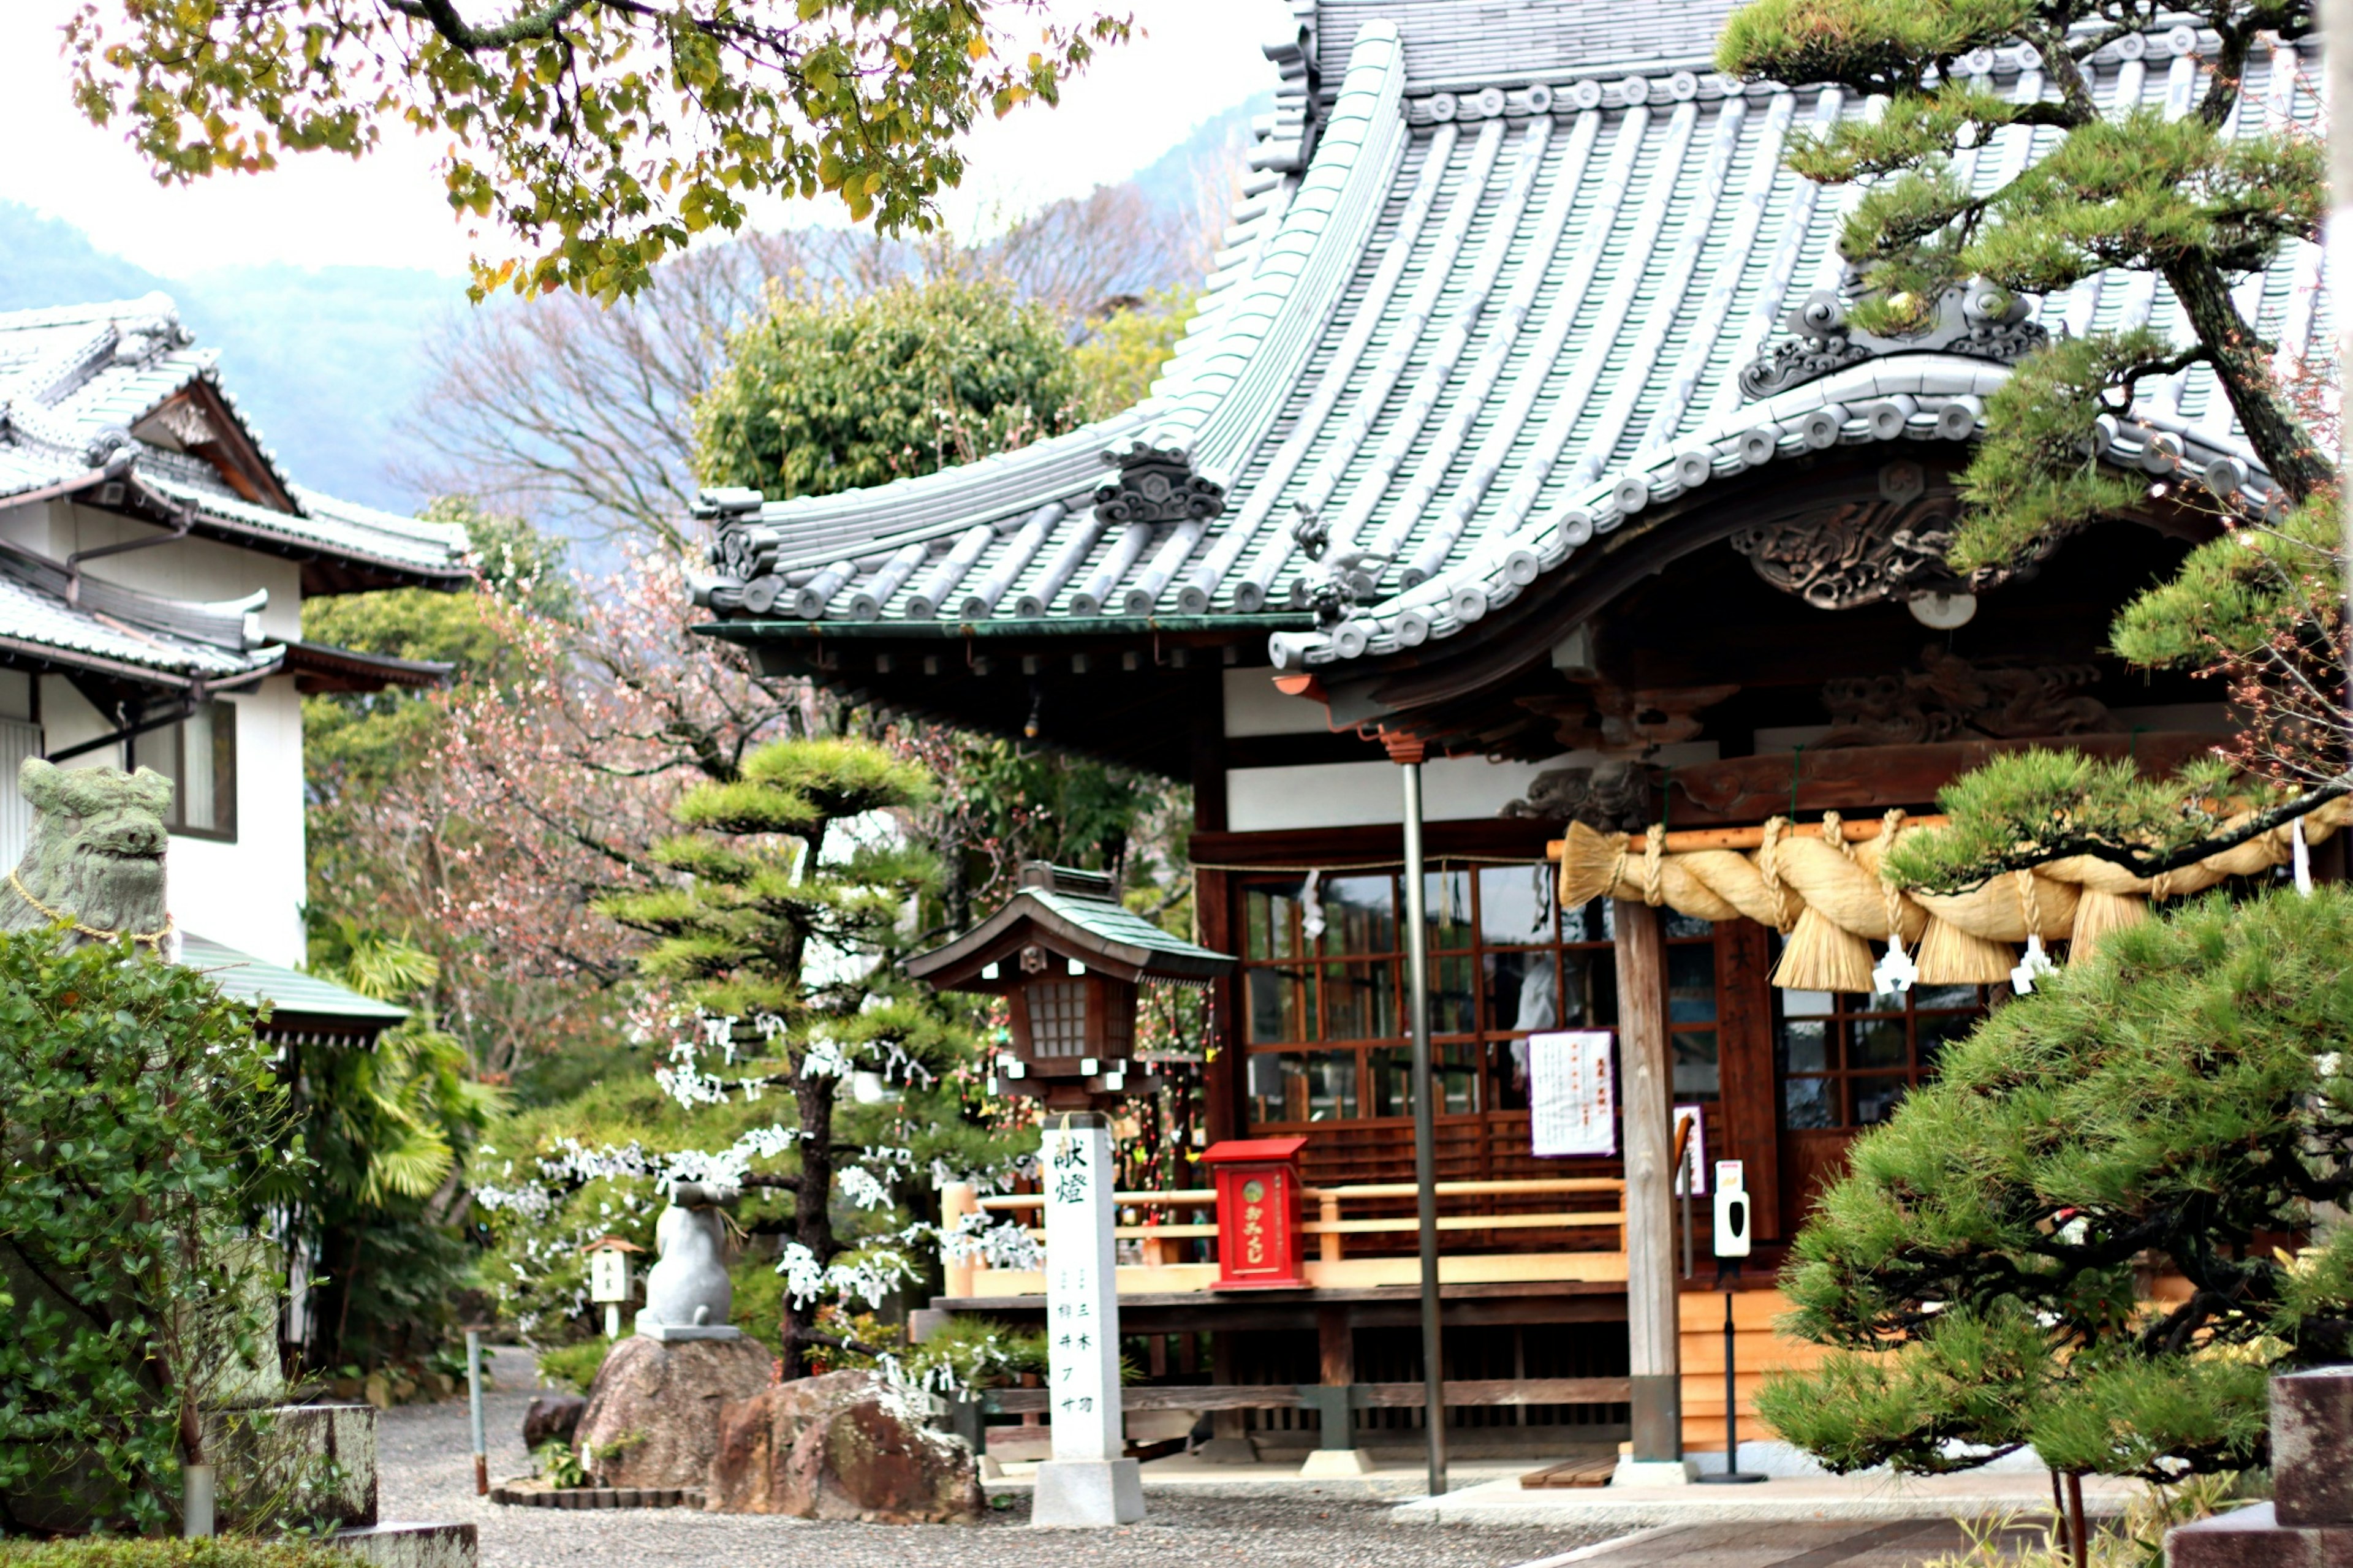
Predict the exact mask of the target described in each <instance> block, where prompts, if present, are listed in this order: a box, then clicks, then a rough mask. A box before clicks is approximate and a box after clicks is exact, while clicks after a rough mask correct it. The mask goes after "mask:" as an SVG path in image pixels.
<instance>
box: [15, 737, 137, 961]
mask: <svg viewBox="0 0 2353 1568" xmlns="http://www.w3.org/2000/svg"><path fill="white" fill-rule="evenodd" d="M16 783H17V787H18V789H19V790H21V791H22V792H23V794H24V796H25V800H26V804H27V805H30V806H31V807H32V808H33V827H32V832H31V833H30V834H29V835H28V836H27V837H26V841H25V856H24V858H23V859H21V860H19V861H18V862H17V863H16V869H15V870H13V871H11V872H9V873H8V879H7V880H8V885H7V889H6V890H5V892H0V931H38V930H40V929H42V928H43V927H46V926H49V925H53V924H55V923H57V922H58V921H67V922H69V925H70V927H71V929H70V930H69V931H68V932H67V933H66V937H65V942H66V945H68V946H69V947H79V946H80V945H81V944H82V943H84V942H114V941H117V940H119V939H120V938H121V936H123V935H125V934H126V933H127V934H129V935H130V936H132V938H134V939H135V940H137V941H139V942H144V943H149V944H151V945H155V946H159V947H160V946H161V945H162V944H163V942H164V940H165V939H166V937H167V936H168V935H169V934H170V931H171V924H172V921H171V917H170V916H169V915H168V914H167V913H166V912H165V910H164V849H165V847H167V846H168V845H169V844H170V842H171V837H170V835H169V834H168V833H167V832H166V831H165V829H164V812H165V810H167V809H168V808H169V807H170V805H171V804H172V781H171V780H170V779H167V778H165V777H164V775H163V774H162V773H157V772H155V771H154V770H153V768H141V769H140V770H139V771H138V772H137V773H122V772H121V771H119V770H117V769H114V768H61V767H58V765H57V764H55V763H47V762H44V761H42V760H41V759H40V758H38V757H27V758H26V759H25V764H24V766H23V767H21V768H19V769H18V770H17V772H16Z"/></svg>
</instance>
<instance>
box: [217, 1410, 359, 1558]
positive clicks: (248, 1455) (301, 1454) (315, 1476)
mask: <svg viewBox="0 0 2353 1568" xmlns="http://www.w3.org/2000/svg"><path fill="white" fill-rule="evenodd" d="M200 1419H201V1420H202V1421H203V1423H204V1432H205V1448H206V1452H207V1453H209V1454H210V1455H212V1456H213V1458H214V1459H215V1461H216V1464H217V1465H218V1467H219V1470H220V1479H221V1489H220V1494H219V1509H220V1512H219V1520H220V1522H221V1523H222V1524H223V1525H226V1526H228V1527H230V1528H238V1527H242V1526H245V1525H248V1524H253V1523H257V1522H259V1521H262V1520H266V1519H282V1518H290V1517H291V1518H300V1519H307V1520H312V1521H317V1522H319V1523H322V1524H332V1525H337V1526H344V1525H354V1526H356V1525H370V1524H374V1523H375V1519H376V1475H375V1406H373V1405H278V1406H276V1407H274V1408H270V1409H264V1410H208V1411H206V1412H205V1413H204V1415H202V1416H201V1417H200Z"/></svg>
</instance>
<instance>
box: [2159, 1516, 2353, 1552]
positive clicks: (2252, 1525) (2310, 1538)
mask: <svg viewBox="0 0 2353 1568" xmlns="http://www.w3.org/2000/svg"><path fill="white" fill-rule="evenodd" d="M2165 1565H2166V1568H2353V1528H2346V1527H2341V1526H2327V1525H2314V1526H2307V1527H2305V1528H2303V1529H2297V1528H2296V1527H2295V1526H2292V1525H2283V1524H2281V1523H2280V1522H2279V1517H2278V1515H2277V1513H2276V1512H2275V1511H2274V1509H2273V1506H2272V1505H2271V1504H2270V1503H2267V1502H2260V1503H2256V1504H2255V1505H2254V1506H2253V1507H2252V1508H2242V1509H2234V1510H2232V1511H2231V1512H2229V1513H2221V1514H2216V1515H2215V1516H2214V1517H2213V1518H2211V1519H2201V1520H2200V1521H2197V1522H2196V1523H2195V1524H2185V1525H2183V1526H2181V1527H2180V1528H2179V1529H2178V1530H2169V1531H2166V1534H2165Z"/></svg>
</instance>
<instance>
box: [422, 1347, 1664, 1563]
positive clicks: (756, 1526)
mask: <svg viewBox="0 0 2353 1568" xmlns="http://www.w3.org/2000/svg"><path fill="white" fill-rule="evenodd" d="M492 1364H493V1366H494V1368H495V1370H496V1375H497V1381H498V1383H499V1384H500V1385H501V1386H500V1388H499V1389H498V1390H497V1391H494V1392H493V1393H491V1395H490V1396H489V1398H488V1399H487V1400H486V1401H485V1404H486V1406H487V1415H488V1426H489V1432H490V1447H491V1476H492V1478H493V1479H502V1478H504V1477H508V1476H515V1475H521V1474H522V1473H524V1472H525V1471H526V1470H528V1469H529V1468H530V1460H529V1458H528V1457H527V1456H526V1455H525V1454H524V1452H523V1447H522V1413H523V1408H524V1406H525V1405H528V1404H530V1402H531V1393H530V1389H531V1373H530V1361H529V1358H528V1357H527V1356H526V1355H524V1354H523V1353H522V1352H513V1351H510V1352H503V1353H501V1354H499V1355H497V1356H496V1357H495V1359H494V1361H493V1363H492ZM377 1439H378V1447H379V1453H380V1473H381V1476H382V1485H383V1510H384V1517H385V1518H386V1519H446V1520H470V1521H473V1522H474V1523H475V1525H477V1526H478V1527H479V1528H480V1531H481V1545H482V1568H543V1565H554V1564H565V1563H599V1564H612V1565H614V1568H644V1565H650V1564H663V1563H695V1564H707V1565H709V1568H738V1565H743V1568H760V1565H765V1564H777V1565H779V1568H785V1565H794V1568H797V1565H801V1564H807V1565H810V1568H1036V1565H1037V1564H1038V1563H1041V1562H1052V1563H1056V1564H1057V1565H1058V1568H1060V1565H1062V1564H1068V1565H1070V1568H1130V1565H1132V1564H1154V1565H1155V1568H1157V1565H1164V1564H1170V1563H1203V1564H1214V1563H1238V1564H1240V1563H1247V1564H1250V1565H1251V1568H1258V1565H1260V1564H1264V1565H1265V1568H1342V1565H1346V1568H1355V1565H1358V1564H1361V1565H1363V1568H1507V1565H1510V1564H1517V1563H1529V1562H1532V1561H1536V1560H1541V1559H1543V1558H1546V1557H1555V1556H1558V1555H1559V1554H1561V1553H1563V1552H1568V1551H1572V1550H1574V1549H1576V1548H1577V1547H1579V1546H1583V1545H1587V1544H1590V1543H1593V1542H1599V1541H1601V1540H1605V1539H1607V1538H1609V1537H1611V1536H1616V1535H1621V1534H1623V1533H1624V1532H1625V1531H1626V1530H1627V1529H1628V1526H1627V1524H1625V1523H1623V1522H1619V1521H1613V1522H1610V1523H1609V1524H1604V1525H1584V1526H1577V1525H1551V1524H1545V1525H1536V1526H1507V1527H1501V1528H1488V1527H1480V1526H1460V1527H1454V1526H1450V1527H1448V1528H1446V1529H1442V1530H1401V1529H1399V1528H1398V1527H1397V1526H1395V1525H1393V1524H1391V1523H1390V1522H1388V1516H1389V1511H1390V1508H1391V1504H1390V1503H1389V1502H1388V1501H1385V1500H1380V1499H1377V1498H1375V1497H1370V1496H1366V1495H1364V1494H1363V1493H1362V1492H1358V1493H1356V1494H1355V1495H1349V1496H1341V1495H1336V1494H1335V1493H1334V1492H1331V1491H1321V1490H1317V1489H1313V1488H1300V1487H1293V1488H1286V1489H1282V1490H1281V1491H1269V1490H1262V1489H1252V1490H1248V1491H1241V1492H1237V1493H1232V1494H1221V1493H1219V1491H1217V1490H1215V1489H1209V1488H1204V1487H1198V1486H1194V1487H1186V1488H1182V1489H1158V1488H1155V1489H1151V1490H1150V1491H1149V1492H1148V1494H1147V1500H1148V1504H1149V1507H1150V1510H1151V1513H1150V1517H1149V1518H1148V1519H1147V1520H1146V1521H1145V1522H1144V1523H1143V1524H1140V1525H1135V1526H1133V1527H1131V1528H1129V1529H1125V1530H1118V1531H1100V1532H1098V1531H1055V1532H1054V1533H1053V1534H1052V1535H1050V1536H1047V1535H1044V1534H1042V1533H1037V1532H1032V1531H1029V1530H1028V1529H1027V1528H1024V1527H1025V1526H1026V1525H1027V1523H1028V1520H1029V1499H1028V1496H1027V1494H1026V1492H1021V1491H1018V1490H1006V1491H1002V1492H1000V1494H999V1495H1000V1496H1001V1497H1002V1498H1003V1500H1004V1506H1002V1507H1001V1508H999V1509H998V1510H997V1511H996V1512H995V1513H994V1514H993V1515H992V1517H991V1518H990V1520H989V1521H988V1522H987V1523H986V1524H983V1525H980V1526H978V1527H977V1528H952V1527H943V1526H920V1525H919V1526H911V1527H907V1528H901V1529H892V1528H887V1527H883V1526H879V1525H861V1524H818V1523H811V1522H807V1521H799V1520H788V1519H776V1518H771V1517H765V1516H756V1515H743V1514H710V1513H695V1512H691V1511H689V1510H683V1509H626V1510H597V1511H593V1512H572V1511H561V1510H545V1509H522V1508H507V1507H500V1506H497V1505H494V1504H492V1503H491V1501H490V1500H488V1499H484V1498H477V1497H476V1496H475V1495H474V1483H473V1458H472V1453H471V1446H470V1440H469V1437H468V1434H467V1426H466V1405H465V1401H464V1400H462V1399H459V1400H453V1401H450V1402H448V1403H446V1404H441V1405H407V1406H404V1407H402V1408H400V1409H396V1410H392V1411H388V1412H386V1413H385V1416H384V1418H383V1420H382V1421H381V1422H380V1423H379V1425H378V1427H377Z"/></svg>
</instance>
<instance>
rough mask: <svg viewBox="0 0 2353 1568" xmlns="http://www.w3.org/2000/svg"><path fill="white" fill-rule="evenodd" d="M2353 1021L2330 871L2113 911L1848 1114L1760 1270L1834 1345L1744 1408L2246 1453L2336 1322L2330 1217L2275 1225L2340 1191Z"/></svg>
mask: <svg viewBox="0 0 2353 1568" xmlns="http://www.w3.org/2000/svg"><path fill="white" fill-rule="evenodd" d="M2348 1043H2353V893H2348V892H2347V891H2346V890H2345V889H2337V888H2327V889H2320V890H2318V891H2317V892H2316V893H2315V894H2314V895H2313V896H2311V897H2309V898H2299V897H2297V896H2295V894H2294V893H2292V892H2285V891H2281V892H2274V893H2271V894H2268V895H2265V896H2263V897H2261V898H2258V899H2255V900H2250V901H2247V902H2244V903H2233V902H2232V901H2231V900H2228V899H2227V898H2224V897H2222V896H2221V895H2219V894H2218V895H2214V896H2211V897H2209V898H2206V899H2204V900H2200V901H2199V902H2198V903H2196V904H2193V905H2191V906H2189V908H2187V909H2184V910H2179V911H2177V912H2174V913H2172V914H2170V915H2168V917H2167V918H2165V919H2162V920H2158V921H2150V922H2148V923H2147V924H2145V925H2141V926H2138V927H2135V928H2133V929H2131V930H2129V931H2121V932H2118V933H2116V934H2115V935H2112V936H2111V937H2109V938H2108V939H2107V940H2106V941H2105V942H2103V943H2102V944H2101V947H2100V950H2099V952H2098V953H2097V955H2096V956H2094V957H2092V958H2089V959H2085V960H2081V961H2078V962H2077V963H2073V964H2071V965H2069V966H2068V967H2067V968H2066V969H2065V970H2063V971H2062V972H2061V973H2058V974H2056V975H2054V976H2052V977H2051V978H2049V979H2047V980H2045V981H2042V982H2041V983H2039V984H2037V986H2036V988H2035V990H2034V993H2033V994H2031V996H2024V997H2020V998H2018V999H2017V1000H2015V1001H2012V1002H2011V1003H2010V1004H2009V1005H2006V1006H2004V1007H2003V1008H2002V1009H2001V1011H2000V1012H1999V1013H1997V1014H1995V1015H1994V1016H1992V1017H1991V1018H1989V1020H1987V1021H1986V1022H1985V1023H1984V1024H1983V1025H1981V1026H1979V1027H1978V1029H1977V1031H1976V1032H1975V1033H1974V1034H1973V1035H1971V1036H1970V1037H1968V1039H1967V1040H1965V1041H1962V1042H1960V1043H1959V1044H1957V1045H1956V1046H1953V1047H1948V1048H1947V1051H1946V1053H1945V1055H1944V1058H1943V1059H1942V1061H1941V1063H1940V1064H1939V1071H1938V1076H1937V1078H1936V1080H1935V1081H1934V1082H1932V1083H1929V1084H1926V1085H1924V1086H1923V1087H1921V1088H1919V1089H1915V1091H1913V1092H1912V1093H1911V1094H1910V1095H1908V1096H1906V1097H1905V1100H1904V1101H1903V1103H1902V1104H1901V1105H1899V1106H1898V1107H1897V1108H1896V1111H1895V1114H1894V1118H1893V1119H1892V1120H1891V1121H1888V1122H1887V1123H1886V1124H1884V1125H1883V1126H1881V1127H1878V1128H1874V1129H1873V1130H1872V1131H1868V1132H1866V1133H1864V1134H1863V1135H1862V1137H1860V1138H1858V1139H1857V1140H1856V1141H1855V1142H1854V1144H1853V1145H1852V1150H1851V1152H1850V1162H1851V1173H1850V1174H1849V1175H1847V1176H1846V1177H1845V1178H1844V1179H1843V1180H1841V1181H1840V1182H1839V1183H1837V1184H1835V1185H1833V1186H1832V1187H1831V1189H1830V1190H1829V1192H1828V1193H1827V1194H1825V1195H1824V1196H1823V1198H1822V1200H1821V1202H1820V1205H1819V1206H1818V1207H1817V1208H1816V1210H1815V1212H1814V1215H1813V1217H1812V1218H1811V1219H1810V1221H1809V1222H1808V1224H1807V1226H1806V1227H1805V1228H1804V1230H1803V1231H1801V1232H1800V1233H1799V1237H1798V1239H1797V1242H1796V1244H1795V1247H1793V1249H1792V1252H1791V1257H1790V1261H1789V1264H1788V1268H1787V1269H1786V1270H1785V1272H1784V1273H1783V1276H1782V1287H1783V1289H1784V1290H1785V1291H1787V1292H1788V1296H1789V1298H1790V1300H1792V1301H1793V1302H1794V1303H1795V1305H1796V1311H1795V1313H1794V1314H1793V1316H1792V1317H1790V1318H1789V1319H1787V1320H1785V1323H1786V1324H1787V1325H1788V1327H1789V1328H1791V1329H1793V1330H1794V1331H1796V1332H1798V1333H1799V1335H1801V1336H1802V1337H1804V1338H1806V1339H1809V1340H1811V1341H1814V1342H1818V1343H1820V1344H1824V1345H1828V1346H1831V1347H1832V1350H1831V1354H1830V1355H1829V1357H1828V1359H1827V1360H1826V1361H1825V1362H1824V1363H1822V1364H1821V1365H1820V1367H1819V1368H1817V1369H1815V1370H1813V1371H1810V1372H1804V1373H1778V1374H1776V1375H1775V1376H1774V1377H1772V1378H1771V1379H1770V1380H1768V1382H1767V1385H1766V1387H1765V1390H1764V1392H1763V1393H1762V1394H1761V1395H1760V1398H1759V1404H1758V1409H1759V1413H1760V1414H1761V1415H1763V1416H1764V1417H1765V1419H1766V1420H1767V1421H1768V1422H1769V1423H1770V1424H1771V1425H1772V1426H1774V1427H1775V1428H1776V1429H1777V1430H1778V1431H1779V1432H1780V1433H1781V1434H1782V1435H1783V1436H1786V1437H1787V1438H1788V1439H1789V1440H1790V1441H1792V1442H1795V1443H1797V1444H1799V1445H1800V1446H1801V1447H1805V1448H1807V1449H1809V1450H1810V1451H1811V1452H1812V1453H1813V1454H1815V1455H1816V1456H1817V1457H1818V1458H1820V1459H1821V1460H1822V1461H1823V1462H1824V1463H1825V1464H1827V1465H1829V1466H1830V1467H1831V1468H1833V1469H1836V1470H1840V1471H1846V1470H1852V1469H1859V1468H1865V1467H1868V1466H1872V1465H1875V1464H1880V1463H1892V1464H1894V1466H1895V1467H1896V1468H1899V1469H1904V1470H1910V1471H1918V1472H1935V1471H1943V1470H1952V1469H1959V1468H1967V1467H1969V1466H1972V1465H1977V1464H1981V1463H1983V1462H1985V1461H1986V1460H1987V1459H1988V1458H1993V1457H1996V1456H1999V1455H2000V1454H2004V1453H2010V1452H2013V1451H2015V1450H2018V1449H2020V1448H2031V1449H2032V1450H2033V1451H2034V1453H2035V1454H2036V1455H2037V1456H2038V1457H2039V1458H2042V1460H2043V1462H2044V1463H2045V1464H2047V1465H2049V1466H2050V1467H2051V1468H2052V1469H2053V1470H2055V1471H2060V1472H2064V1473H2071V1474H2085V1473H2097V1474H2104V1475H2115V1476H2139V1477H2145V1478H2147V1479H2152V1480H2158V1481H2171V1480H2177V1479H2180V1478H2181V1477H2183V1476H2185V1475H2189V1474H2191V1473H2195V1472H2214V1471H2228V1470H2239V1469H2245V1468H2253V1467H2258V1466H2261V1465H2263V1463H2265V1462H2266V1450H2265V1427H2264V1380H2265V1377H2266V1375H2267V1373H2268V1372H2269V1371H2270V1370H2271V1369H2272V1368H2274V1367H2278V1366H2287V1365H2297V1364H2306V1363H2316V1362H2326V1361H2341V1360H2343V1359H2344V1358H2345V1357H2346V1356H2347V1354H2348V1352H2353V1339H2348V1334H2353V1231H2348V1230H2346V1229H2344V1228H2343V1227H2337V1228H2336V1229H2334V1230H2332V1231H2330V1232H2329V1233H2327V1236H2326V1237H2325V1238H2324V1239H2322V1240H2321V1241H2320V1242H2319V1244H2318V1245H2316V1247H2311V1248H2308V1249H2306V1250H2305V1251H2304V1252H2302V1253H2300V1254H2297V1255H2295V1256H2293V1257H2291V1256H2290V1255H2288V1254H2287V1253H2285V1252H2284V1251H2277V1250H2274V1247H2275V1245H2276V1243H2277V1241H2278V1240H2279V1239H2280V1238H2284V1237H2290V1236H2292V1235H2294V1234H2296V1233H2299V1232H2301V1231H2303V1230H2304V1229H2305V1228H2306V1226H2308V1225H2309V1224H2310V1223H2311V1218H2312V1214H2313V1206H2314V1205H2321V1204H2337V1205H2341V1204H2343V1203H2345V1202H2346V1201H2347V1200H2348V1198H2353V1160H2348V1155H2353V1079H2348V1078H2347V1077H2346V1076H2345V1074H2344V1071H2343V1066H2344V1063H2343V1060H2342V1058H2341V1056H2340V1053H2341V1052H2342V1051H2343V1050H2344V1048H2345V1047H2347V1045H2348ZM2160 1272H2162V1273H2169V1274H2174V1275H2178V1276H2179V1278H2181V1279H2184V1280H2186V1281H2187V1282H2188V1286H2189V1292H2188V1294H2187V1295H2186V1296H2182V1297H2179V1299H2176V1298H2174V1297H2171V1296H2168V1297H2165V1298H2163V1299H2159V1298H2158V1297H2156V1296H2154V1295H2153V1294H2152V1292H2151V1290H2150V1289H2149V1282H2150V1280H2151V1278H2152V1276H2153V1275H2155V1274H2157V1273H2160Z"/></svg>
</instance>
